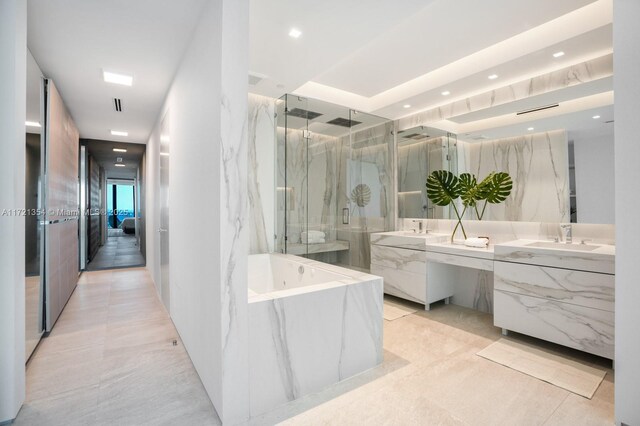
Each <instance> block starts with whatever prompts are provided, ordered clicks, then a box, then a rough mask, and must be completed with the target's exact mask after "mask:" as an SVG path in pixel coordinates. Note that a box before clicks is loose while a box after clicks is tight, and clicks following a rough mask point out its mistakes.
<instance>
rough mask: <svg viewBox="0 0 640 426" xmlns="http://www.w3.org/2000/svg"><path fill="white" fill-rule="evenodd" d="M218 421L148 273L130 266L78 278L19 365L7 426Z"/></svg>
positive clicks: (203, 422) (213, 422)
mask: <svg viewBox="0 0 640 426" xmlns="http://www.w3.org/2000/svg"><path fill="white" fill-rule="evenodd" d="M174 340H177V345H176V346H174V345H173V341H174ZM219 423H220V422H219V420H218V417H217V414H216V412H215V410H214V408H213V406H212V404H211V402H210V401H209V398H208V397H207V394H206V392H205V390H204V387H203V386H202V383H201V382H200V379H199V377H198V375H197V374H196V372H195V370H194V368H193V365H192V364H191V360H190V359H189V357H188V355H187V353H186V351H185V350H184V347H183V346H182V343H181V341H180V338H179V337H178V334H177V332H176V330H175V328H174V326H173V323H172V322H171V320H170V319H169V317H168V315H167V314H166V311H165V310H164V307H163V306H162V305H161V303H160V302H159V300H158V297H157V296H156V292H155V289H154V287H153V284H152V282H151V279H150V277H149V274H148V272H147V271H146V270H145V269H142V268H136V269H122V270H109V271H100V272H86V273H84V274H83V275H82V276H81V278H80V283H79V284H78V288H77V289H76V291H75V292H74V294H73V295H72V296H71V299H70V300H69V303H68V304H67V306H66V308H65V310H64V311H63V313H62V315H61V316H60V319H59V320H58V322H57V323H56V325H55V327H54V329H53V331H52V332H51V334H50V336H49V337H46V338H44V339H43V340H42V342H41V343H40V346H39V347H38V348H37V350H36V353H35V354H34V356H33V358H32V359H31V361H30V362H29V364H28V365H27V400H26V402H25V404H24V406H23V407H22V409H21V411H20V413H19V415H18V418H17V419H16V421H15V423H14V424H15V425H29V426H36V425H47V426H54V425H65V426H68V425H164V424H167V425H169V424H171V425H178V424H180V425H183V424H185V425H190V424H193V425H217V424H219Z"/></svg>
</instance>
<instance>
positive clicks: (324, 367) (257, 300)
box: [249, 254, 383, 416]
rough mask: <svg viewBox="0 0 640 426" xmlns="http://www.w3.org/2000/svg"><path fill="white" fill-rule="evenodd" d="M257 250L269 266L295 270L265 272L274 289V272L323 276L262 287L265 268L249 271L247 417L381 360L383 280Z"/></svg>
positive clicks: (334, 382) (283, 276)
mask: <svg viewBox="0 0 640 426" xmlns="http://www.w3.org/2000/svg"><path fill="white" fill-rule="evenodd" d="M256 256H267V257H269V256H271V257H274V259H275V260H276V262H275V263H274V262H272V263H271V265H272V267H283V268H287V266H291V267H292V268H293V269H292V272H293V275H294V277H290V276H289V277H288V278H287V273H286V271H285V272H283V271H271V273H272V274H273V280H274V282H275V283H274V286H276V287H277V285H279V283H278V282H277V280H278V279H280V278H281V279H284V280H285V282H290V281H292V280H294V279H295V275H296V274H298V273H299V268H302V269H303V270H304V271H305V272H304V273H305V274H306V273H310V274H314V271H315V273H316V274H319V273H322V274H323V276H325V277H326V278H325V279H327V280H328V281H325V282H321V283H317V284H310V285H300V286H294V287H293V288H287V289H282V288H279V289H278V288H276V289H274V290H273V291H266V292H265V291H264V289H262V288H258V287H260V285H261V281H262V279H261V278H257V281H256V277H260V276H262V275H264V273H268V272H269V271H266V272H265V271H262V273H261V271H250V280H249V287H250V290H253V291H252V292H250V296H249V335H250V339H249V342H250V346H249V354H250V355H249V356H250V360H249V370H250V371H249V373H250V374H249V377H250V385H251V386H250V405H251V415H252V416H257V415H260V414H263V413H265V412H267V411H270V410H272V409H274V408H276V407H277V406H279V405H282V404H285V403H287V402H291V401H293V400H296V399H299V398H301V397H303V396H305V395H308V394H312V393H315V392H319V391H321V390H323V389H324V388H326V387H329V386H331V385H333V384H336V383H338V382H340V381H342V380H345V379H347V378H349V377H352V376H354V375H356V374H359V373H361V372H363V371H366V370H369V369H371V368H374V367H375V366H377V365H379V364H380V363H382V361H383V351H382V325H383V324H382V323H383V289H382V279H381V278H379V277H376V276H373V275H369V274H366V273H362V272H358V271H353V270H349V269H345V268H341V267H337V266H334V265H328V264H325V263H321V262H317V261H314V260H311V259H305V258H301V257H297V256H291V255H281V254H272V255H256ZM251 257H253V256H250V265H252V259H251ZM256 259H257V258H256ZM257 260H265V259H257ZM256 264H260V263H256ZM262 264H264V262H263V263H262ZM278 265H279V266H278ZM254 266H255V264H254ZM252 267H253V266H252ZM283 274H284V275H283ZM278 277H280V278H278ZM311 278H313V277H311Z"/></svg>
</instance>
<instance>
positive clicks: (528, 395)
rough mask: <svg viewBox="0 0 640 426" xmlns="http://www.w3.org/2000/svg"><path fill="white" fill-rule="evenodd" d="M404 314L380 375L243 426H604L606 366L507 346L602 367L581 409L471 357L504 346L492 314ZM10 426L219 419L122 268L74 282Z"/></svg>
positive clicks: (556, 392)
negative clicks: (602, 375) (497, 343)
mask: <svg viewBox="0 0 640 426" xmlns="http://www.w3.org/2000/svg"><path fill="white" fill-rule="evenodd" d="M394 301H395V302H399V300H398V299H394ZM403 303H404V302H403ZM408 305H409V306H412V307H414V308H416V309H418V311H417V312H416V313H414V314H411V315H407V316H405V317H402V318H399V319H397V320H394V321H385V324H384V331H385V336H384V348H385V354H384V355H385V361H384V363H383V364H382V365H380V366H379V367H377V368H375V369H373V370H370V371H368V372H365V373H363V374H361V375H359V376H357V377H354V378H352V379H349V380H346V381H344V382H341V383H339V384H337V385H335V386H333V387H331V388H328V389H326V390H324V391H322V392H319V393H317V394H314V395H309V396H307V397H305V398H302V399H300V400H297V401H293V402H291V403H289V404H287V405H284V406H282V407H280V408H278V409H276V410H274V411H272V412H270V413H267V414H266V415H264V416H261V417H258V418H254V419H252V420H251V421H249V422H248V424H250V425H273V424H280V423H282V424H288V425H362V424H371V425H378V424H392V425H432V424H445V425H449V424H453V425H496V424H505V425H514V424H517V425H543V424H544V425H605V424H613V387H614V386H613V374H612V371H611V369H610V362H608V361H606V360H603V359H601V358H597V357H593V356H589V355H586V354H583V353H580V352H577V351H572V350H568V349H566V348H561V347H558V346H556V345H552V344H547V343H545V342H540V341H537V340H535V339H530V338H526V337H524V336H518V335H514V336H511V337H509V338H511V339H515V340H518V341H524V342H530V343H531V342H534V343H536V345H539V347H541V348H543V349H544V350H548V351H550V352H553V353H561V354H563V355H564V356H567V357H569V358H571V359H576V360H580V361H581V362H585V363H588V364H589V365H593V366H597V367H598V368H603V369H605V370H606V371H607V375H606V377H605V379H604V382H603V383H602V385H601V386H600V388H599V389H598V391H597V392H596V394H595V396H594V398H593V399H591V400H588V399H586V398H583V397H580V396H577V395H574V394H572V393H570V392H568V391H565V390H563V389H560V388H558V387H556V386H553V385H551V384H548V383H545V382H542V381H540V380H537V379H535V378H532V377H529V376H527V375H524V374H522V373H519V372H517V371H514V370H511V369H509V368H507V367H504V366H502V365H499V364H496V363H493V362H491V361H488V360H486V359H484V358H481V357H479V356H477V355H476V352H478V351H479V350H480V349H482V348H484V347H486V346H488V345H489V344H491V343H492V342H494V341H496V340H498V339H500V337H501V335H500V330H499V329H497V328H495V327H493V325H492V317H491V315H488V314H484V313H481V312H478V311H473V310H469V309H465V308H461V307H457V306H454V305H444V304H435V305H433V306H432V310H431V311H429V312H425V311H424V310H421V309H420V306H419V305H412V304H408ZM173 339H177V340H178V346H173V345H172V341H173ZM15 424H17V425H36V426H37V425H47V426H51V425H165V424H166V425H187V426H189V425H194V426H200V425H208V424H219V420H218V418H217V416H216V413H215V410H214V408H213V407H212V405H211V403H210V402H209V400H208V398H207V396H206V393H205V391H204V389H203V387H202V384H201V382H200V380H199V379H198V376H197V374H196V373H195V371H194V369H193V366H192V364H191V362H190V360H189V357H188V356H187V354H186V352H185V350H184V348H183V347H182V345H181V343H180V340H179V338H178V337H177V333H176V331H175V328H174V327H173V324H172V323H171V321H170V319H169V318H168V317H167V314H166V313H165V311H164V309H163V307H162V305H161V304H160V302H159V301H158V298H157V296H156V293H155V290H154V288H153V285H152V283H151V280H150V279H149V276H148V273H147V272H146V270H144V269H130V270H113V271H102V272H92V273H85V274H83V276H82V278H81V283H80V284H79V285H78V288H77V289H76V291H75V293H74V294H73V296H72V298H71V300H70V301H69V304H68V305H67V307H66V308H65V310H64V312H63V313H62V316H61V317H60V320H59V321H58V324H56V326H55V328H54V330H53V332H52V333H51V335H50V336H49V337H47V338H45V339H44V340H43V341H42V343H41V344H40V346H39V348H38V349H37V352H36V354H35V355H34V357H33V358H32V360H31V362H30V364H29V366H28V368H27V402H26V403H25V405H24V407H23V408H22V410H21V412H20V414H19V416H18V418H17V419H16V422H15Z"/></svg>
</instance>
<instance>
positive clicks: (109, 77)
mask: <svg viewBox="0 0 640 426" xmlns="http://www.w3.org/2000/svg"><path fill="white" fill-rule="evenodd" d="M102 78H104V81H105V82H106V83H113V84H121V85H123V86H131V85H132V84H133V77H132V76H130V75H125V74H116V73H114V72H109V71H102Z"/></svg>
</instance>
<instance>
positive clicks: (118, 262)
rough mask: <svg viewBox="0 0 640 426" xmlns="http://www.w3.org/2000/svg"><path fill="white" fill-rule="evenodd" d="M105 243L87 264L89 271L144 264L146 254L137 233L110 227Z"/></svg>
mask: <svg viewBox="0 0 640 426" xmlns="http://www.w3.org/2000/svg"><path fill="white" fill-rule="evenodd" d="M109 231H120V232H109V237H108V238H107V242H106V243H105V245H103V246H102V247H100V249H98V253H97V254H96V256H95V257H94V258H93V259H92V260H91V262H89V263H88V264H87V270H88V271H97V270H102V269H112V268H124V267H129V266H144V264H145V261H144V256H142V253H140V247H138V244H137V243H136V237H135V235H128V234H124V233H123V232H122V230H121V229H110V230H109Z"/></svg>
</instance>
